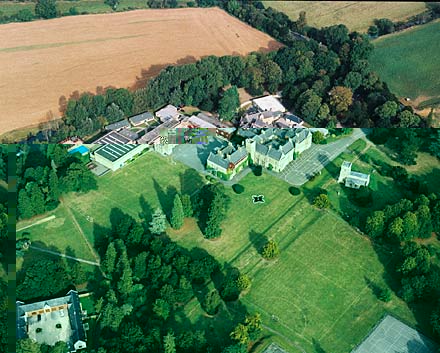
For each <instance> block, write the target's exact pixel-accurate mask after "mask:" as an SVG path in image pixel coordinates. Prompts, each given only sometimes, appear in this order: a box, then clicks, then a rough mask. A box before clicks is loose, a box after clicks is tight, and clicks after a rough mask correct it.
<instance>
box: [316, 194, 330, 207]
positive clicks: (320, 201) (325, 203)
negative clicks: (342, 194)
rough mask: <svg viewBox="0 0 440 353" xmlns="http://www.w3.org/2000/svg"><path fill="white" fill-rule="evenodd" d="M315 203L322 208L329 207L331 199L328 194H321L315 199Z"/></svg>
mask: <svg viewBox="0 0 440 353" xmlns="http://www.w3.org/2000/svg"><path fill="white" fill-rule="evenodd" d="M313 205H314V206H316V207H318V208H320V209H323V208H328V207H330V200H329V198H328V196H327V195H325V194H319V195H318V196H316V197H315V199H314V200H313Z"/></svg>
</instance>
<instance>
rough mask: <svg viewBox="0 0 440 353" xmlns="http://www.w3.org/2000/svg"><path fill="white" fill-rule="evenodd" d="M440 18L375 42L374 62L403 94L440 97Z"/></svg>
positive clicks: (392, 86)
mask: <svg viewBox="0 0 440 353" xmlns="http://www.w3.org/2000/svg"><path fill="white" fill-rule="evenodd" d="M439 42H440V21H439V20H437V21H436V22H431V23H428V24H426V25H423V26H417V27H415V28H412V29H409V30H407V31H404V32H400V33H396V34H391V35H388V36H383V37H381V38H378V39H376V40H374V41H373V44H374V51H373V54H372V56H371V65H372V67H373V69H374V70H375V71H376V72H378V73H379V75H380V77H381V79H382V80H384V81H385V82H386V83H387V84H388V85H389V87H390V89H391V91H392V92H393V93H395V94H397V95H398V96H400V97H410V98H411V99H412V100H415V99H417V98H419V97H425V98H422V100H426V99H428V98H431V99H432V98H433V97H440V75H439V74H438V72H439V70H440V63H439V60H438V58H439V57H440V46H439V45H437V43H439Z"/></svg>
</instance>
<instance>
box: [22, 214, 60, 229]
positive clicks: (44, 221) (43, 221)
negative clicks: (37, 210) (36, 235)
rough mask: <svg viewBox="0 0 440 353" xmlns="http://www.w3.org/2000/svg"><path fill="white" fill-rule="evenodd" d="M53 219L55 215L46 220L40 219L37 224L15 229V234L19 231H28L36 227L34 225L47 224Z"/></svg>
mask: <svg viewBox="0 0 440 353" xmlns="http://www.w3.org/2000/svg"><path fill="white" fill-rule="evenodd" d="M55 218H56V217H55V215H52V216H49V217H46V218H43V219H40V220H39V221H37V222H35V223H32V224H30V225H28V226H26V227H22V228H19V229H17V230H16V231H17V232H20V231H22V230H25V229H28V228H30V227H33V226H36V225H38V224H42V223H46V222H49V221H51V220H53V219H55Z"/></svg>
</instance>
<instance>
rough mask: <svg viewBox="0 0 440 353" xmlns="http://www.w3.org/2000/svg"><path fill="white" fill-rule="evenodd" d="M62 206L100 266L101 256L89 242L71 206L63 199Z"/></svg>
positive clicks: (61, 199)
mask: <svg viewBox="0 0 440 353" xmlns="http://www.w3.org/2000/svg"><path fill="white" fill-rule="evenodd" d="M60 201H61V204H62V205H63V206H64V208H65V209H66V211H67V213H68V214H69V216H70V218H71V219H72V222H73V224H74V225H75V227H76V228H77V229H78V231H79V233H80V234H81V236H82V238H83V240H84V241H85V243H86V245H87V247H88V248H89V250H90V253H91V254H92V255H93V257H94V258H95V259H96V263H98V264H99V256H98V254H96V252H95V249H94V248H93V246H92V245H91V244H90V242H89V240H88V239H87V237H86V235H85V234H84V232H83V230H82V228H81V226H80V225H79V223H78V221H77V220H76V218H75V215H74V214H73V212H72V210H71V209H70V208H69V206H67V205H66V204H65V202H64V200H63V198H60Z"/></svg>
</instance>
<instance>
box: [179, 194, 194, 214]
mask: <svg viewBox="0 0 440 353" xmlns="http://www.w3.org/2000/svg"><path fill="white" fill-rule="evenodd" d="M182 207H183V214H184V216H185V217H192V216H193V214H194V211H193V208H192V203H191V197H190V196H189V195H188V194H183V195H182Z"/></svg>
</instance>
